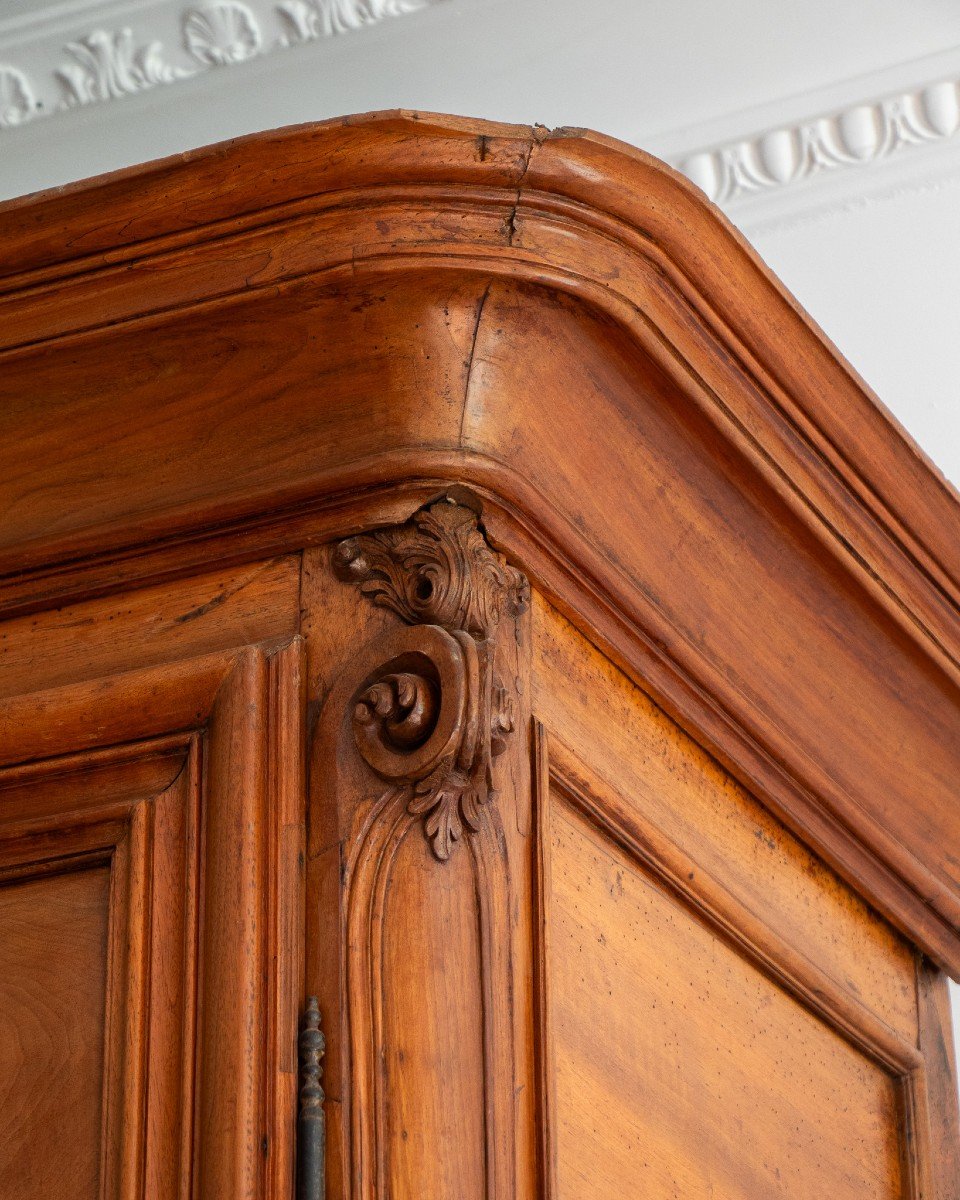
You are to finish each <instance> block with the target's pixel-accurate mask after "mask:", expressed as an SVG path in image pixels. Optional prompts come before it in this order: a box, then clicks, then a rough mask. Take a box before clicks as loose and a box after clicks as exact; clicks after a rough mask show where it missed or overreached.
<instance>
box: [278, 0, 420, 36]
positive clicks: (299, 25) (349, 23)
mask: <svg viewBox="0 0 960 1200" xmlns="http://www.w3.org/2000/svg"><path fill="white" fill-rule="evenodd" d="M430 3H431V0H285V2H284V3H282V4H278V5H277V11H278V13H280V15H281V16H282V17H283V18H285V20H286V21H287V23H288V25H289V27H290V36H289V37H288V39H287V42H288V44H289V43H295V42H309V41H314V40H316V39H317V38H323V37H333V36H335V35H337V34H340V33H349V32H350V31H351V30H354V29H362V28H363V26H365V25H373V24H376V22H378V21H382V20H383V19H384V18H385V17H399V16H402V15H403V14H404V13H410V12H416V11H417V10H418V9H421V8H427V7H428V6H429V4H430Z"/></svg>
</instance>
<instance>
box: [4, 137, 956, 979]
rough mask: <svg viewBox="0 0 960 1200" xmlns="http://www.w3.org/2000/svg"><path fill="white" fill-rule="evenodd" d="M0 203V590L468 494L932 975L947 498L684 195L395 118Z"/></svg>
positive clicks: (147, 566) (124, 568)
mask: <svg viewBox="0 0 960 1200" xmlns="http://www.w3.org/2000/svg"><path fill="white" fill-rule="evenodd" d="M3 216H4V227H5V263H6V268H5V269H6V274H5V275H4V277H3V289H4V297H3V302H2V306H0V342H2V344H3V345H4V346H5V347H6V351H5V353H4V370H3V372H2V375H0V380H2V382H0V393H2V395H0V399H2V403H3V406H4V414H5V433H6V437H5V440H4V444H3V447H0V501H2V507H3V511H4V520H3V521H2V522H0V571H2V572H3V573H4V578H3V579H2V580H0V605H3V604H5V605H7V606H8V611H14V610H16V611H21V612H24V611H25V610H26V609H31V610H35V609H37V608H42V607H46V606H50V605H55V604H63V603H64V602H66V601H67V600H68V599H69V600H70V602H71V603H73V602H74V601H77V600H78V599H79V597H82V596H89V595H90V594H91V592H92V591H98V590H99V591H102V590H104V589H108V588H119V587H122V586H123V585H124V584H125V583H127V584H129V583H130V582H131V581H133V580H134V579H139V580H141V581H153V582H156V581H157V580H158V579H161V578H164V577H169V575H170V574H171V573H176V572H177V571H180V572H183V571H184V570H186V569H187V567H188V564H189V565H190V569H194V570H196V569H199V568H200V567H201V566H202V565H203V564H206V566H207V567H208V568H209V569H210V570H215V569H217V564H220V563H222V564H227V563H235V564H239V563H241V562H242V561H243V560H244V558H245V557H246V558H247V559H248V560H249V559H251V558H256V557H259V558H261V559H263V558H265V557H266V558H269V557H270V556H271V555H273V554H275V553H283V552H287V551H296V550H299V549H300V548H302V547H303V546H304V545H307V544H316V543H317V542H318V541H323V540H325V539H326V538H331V537H337V536H342V535H344V534H347V533H352V532H356V531H357V530H361V529H364V528H369V526H370V525H371V524H375V523H377V522H380V521H384V520H388V519H395V518H387V517H386V516H385V515H384V510H385V507H387V506H388V505H389V503H390V499H389V498H390V497H391V495H392V494H393V495H394V499H395V494H394V493H396V492H397V491H405V492H406V494H408V495H410V496H413V495H416V497H417V498H416V499H414V500H413V501H412V503H411V507H416V505H417V504H419V503H422V502H423V500H425V499H429V498H430V495H431V494H433V495H435V494H437V492H439V491H441V490H442V489H443V488H444V487H446V486H450V485H452V484H469V485H470V486H471V487H472V488H473V489H474V491H475V493H476V494H477V495H478V496H479V498H480V500H481V502H482V503H483V505H484V510H485V511H484V520H485V523H486V527H487V528H488V530H489V532H490V534H491V536H492V537H493V539H494V540H495V541H497V542H498V543H499V544H501V545H504V546H507V547H509V548H510V550H511V553H512V554H513V555H514V557H515V558H516V559H517V561H518V562H519V563H520V564H521V565H522V566H523V567H524V569H525V570H526V572H527V573H528V575H529V576H530V577H531V578H532V579H533V580H534V582H536V583H538V584H539V585H540V586H541V587H542V588H543V589H544V591H545V592H546V593H548V594H549V595H550V596H551V597H552V599H553V600H555V601H556V602H557V603H558V604H559V605H560V606H561V607H562V609H563V611H564V612H565V613H566V614H567V615H568V616H570V617H571V618H573V619H575V620H576V622H577V624H578V625H579V627H580V628H581V629H582V630H584V631H585V632H587V633H588V634H589V636H590V637H592V638H593V639H594V640H595V641H597V642H598V643H599V644H600V645H602V646H603V647H604V649H605V650H606V651H607V652H608V653H609V654H610V655H611V656H612V657H614V658H615V659H616V660H617V661H618V663H619V664H620V665H621V666H622V667H624V668H625V669H626V670H627V671H628V672H629V673H631V674H632V676H633V677H634V678H635V679H636V680H638V681H642V682H643V684H644V686H645V687H647V688H648V689H649V690H650V691H652V692H653V693H654V695H655V696H656V698H657V699H658V701H659V702H660V703H661V704H663V705H664V706H665V707H666V708H667V709H668V711H669V712H670V713H671V715H672V716H674V717H675V718H676V719H677V720H679V721H680V722H681V723H682V724H683V725H684V727H685V728H686V729H688V730H689V731H690V732H691V733H692V734H693V735H694V736H695V737H696V738H697V740H699V741H701V742H702V743H703V744H705V745H706V746H707V747H708V748H709V749H710V751H711V752H712V753H713V754H715V755H716V756H717V757H718V758H719V759H720V760H721V761H722V762H723V763H724V764H725V766H726V767H727V768H728V769H729V770H730V771H731V773H733V774H734V775H735V776H736V777H737V778H738V779H739V780H740V781H741V783H743V784H744V785H745V786H746V787H747V788H748V789H749V790H751V791H752V792H753V793H755V794H756V795H758V796H759V797H760V798H761V799H762V800H763V802H764V803H765V804H766V805H767V806H768V807H770V808H772V809H773V810H774V811H775V812H776V813H777V814H778V815H779V816H780V818H781V819H782V820H783V821H784V822H785V823H787V824H788V825H789V826H790V827H791V828H792V829H793V830H794V832H795V833H797V834H798V835H799V836H800V837H801V838H802V839H803V840H804V841H806V842H808V843H809V844H811V845H812V846H814V847H815V848H816V850H817V851H818V853H819V854H820V855H821V856H823V857H824V858H826V859H827V860H828V861H829V862H830V863H831V865H832V866H834V867H835V868H836V869H837V870H838V871H839V872H840V873H841V874H842V875H843V876H844V877H845V878H846V879H848V880H849V881H851V882H853V883H854V885H855V886H856V887H857V888H858V889H859V890H860V891H861V892H862V893H863V894H864V895H866V896H867V897H868V898H869V900H870V901H871V902H872V903H873V904H874V905H875V906H876V907H878V908H879V909H880V910H881V911H883V912H884V913H886V914H887V915H888V916H889V917H891V919H893V920H894V921H895V922H896V923H897V924H898V925H899V927H900V928H901V929H902V930H904V931H906V932H907V933H908V934H909V935H910V936H911V937H912V938H915V939H917V940H918V941H919V942H920V943H921V944H922V945H923V947H924V948H925V950H926V951H927V952H928V953H929V954H930V955H931V956H932V957H934V958H935V959H936V960H937V961H939V962H940V963H942V964H944V965H947V966H950V967H952V968H953V969H955V970H960V936H958V933H957V928H958V926H960V874H958V871H957V868H956V862H958V861H960V824H958V822H957V820H956V818H955V809H956V806H955V805H954V804H952V802H951V800H952V787H953V783H952V781H953V780H954V779H955V778H956V777H957V774H958V770H960V723H958V722H960V717H958V716H957V714H958V712H960V584H958V580H960V565H958V561H957V555H956V546H957V544H958V543H960V536H958V533H960V515H958V514H960V508H958V506H957V500H956V496H955V495H954V494H953V493H952V492H951V490H950V489H949V487H948V486H947V485H945V484H944V482H943V481H942V479H940V478H939V477H938V476H937V475H936V473H935V472H934V471H933V470H932V468H930V467H929V465H928V464H926V463H925V461H924V460H923V458H922V456H921V455H920V454H919V452H918V451H917V450H916V448H915V447H913V446H912V445H911V444H910V443H909V442H908V441H907V439H906V438H905V437H904V435H903V434H902V432H901V431H899V430H898V429H897V428H896V427H895V426H894V425H893V423H892V422H891V420H890V418H889V416H888V414H886V413H885V411H883V410H882V409H881V408H880V407H879V406H877V405H876V404H875V402H874V400H873V398H872V397H871V395H870V394H869V393H868V392H867V390H866V389H865V388H864V387H863V385H862V384H861V382H860V381H859V380H857V378H856V377H855V376H854V375H853V373H852V372H851V371H850V369H849V368H848V367H847V365H846V364H844V363H843V362H842V360H840V359H839V357H838V356H837V355H836V353H835V351H834V350H833V349H832V347H830V346H829V345H828V344H827V343H826V342H825V340H824V339H823V338H822V336H821V335H820V334H819V332H818V331H816V330H815V329H814V328H813V326H812V325H811V324H810V322H809V321H808V320H807V319H806V318H805V316H804V315H803V314H802V313H801V312H800V311H799V309H798V308H797V306H796V305H795V304H794V302H793V301H792V300H791V299H790V297H789V296H787V295H786V294H785V293H784V292H783V291H782V289H781V288H780V287H779V285H777V284H776V282H775V280H774V279H773V278H772V276H771V275H770V274H769V272H767V271H766V269H765V268H764V267H763V266H762V264H760V263H759V262H758V260H757V259H756V258H755V257H754V256H753V254H752V252H750V251H749V250H748V248H747V247H746V246H745V245H744V243H743V242H742V241H741V240H740V239H739V237H738V236H737V235H736V234H735V233H734V232H733V231H732V230H731V229H730V227H729V226H728V225H727V224H726V223H725V222H724V221H723V219H722V217H720V216H719V214H717V213H716V212H715V211H714V210H712V209H711V208H710V206H709V205H707V204H706V203H705V202H704V201H703V199H702V198H701V197H700V196H699V195H698V194H697V193H696V191H695V190H694V189H693V188H691V187H690V186H689V185H688V184H687V183H685V182H683V181H681V180H679V179H678V178H677V177H676V176H674V175H673V174H672V173H671V172H670V171H669V170H667V169H666V168H664V167H663V166H662V165H660V164H657V163H656V162H655V161H654V160H652V159H650V158H649V157H647V156H645V155H643V154H641V153H640V152H638V151H634V150H631V149H630V148H628V147H623V146H620V145H618V144H616V143H613V142H611V141H610V140H609V139H605V138H602V137H600V136H598V135H594V134H587V133H583V132H582V131H576V130H560V131H556V132H555V133H552V134H550V133H547V132H546V131H543V130H529V129H524V128H521V127H514V126H496V125H483V124H482V123H480V124H474V125H471V124H470V123H465V122H463V121H457V120H452V119H442V118H436V117H425V116H422V115H419V114H404V113H394V114H383V115H380V116H372V117H366V118H362V119H360V118H357V119H350V120H346V121H339V122H330V123H327V124H325V125H319V126H314V127H306V128H302V129H299V130H290V131H283V132H280V133H277V134H270V135H261V136H259V137H256V138H253V139H247V140H244V141H242V142H240V143H237V144H234V145H231V146H228V147H225V148H212V149H210V150H206V151H199V152H196V153H195V154H193V155H190V156H187V157H186V158H178V159H176V160H171V161H168V162H166V163H161V164H154V165H151V166H149V167H146V168H142V169H139V170H137V171H134V172H127V173H124V174H122V175H120V176H116V177H112V178H110V179H107V180H102V181H99V182H93V183H90V184H88V185H86V186H84V187H78V188H72V189H70V190H69V191H68V192H65V193H62V194H59V195H47V196H41V197H36V198H33V199H31V200H29V201H17V202H14V203H13V204H12V205H7V206H4V209H3ZM54 230H55V231H56V232H52V231H54ZM546 397H549V402H548V403H547V402H545V398H546ZM104 430H111V431H113V434H112V439H108V441H109V448H107V442H105V439H104V436H103V431H104ZM4 454H5V455H6V456H5V457H4ZM409 511H410V509H409V508H408V509H407V512H409ZM264 586H266V583H264ZM249 594H250V595H251V596H252V594H253V593H252V592H251V593H249ZM746 614H749V619H745V616H746ZM825 674H827V675H829V681H830V682H829V685H826V684H824V685H823V686H821V681H822V680H823V677H824V675H825ZM825 725H829V727H830V728H831V729H832V730H833V736H832V737H831V738H830V739H828V740H826V741H824V740H823V739H822V738H821V737H820V731H821V730H822V729H823V728H824V726H825ZM891 748H892V749H891ZM890 753H895V755H896V758H897V760H898V762H900V764H901V768H902V769H901V770H900V771H896V772H892V773H891V772H890V770H889V754H890Z"/></svg>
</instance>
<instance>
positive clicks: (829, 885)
mask: <svg viewBox="0 0 960 1200" xmlns="http://www.w3.org/2000/svg"><path fill="white" fill-rule="evenodd" d="M0 224H2V226H3V237H2V242H3V249H4V254H3V262H2V265H0V361H2V370H0V407H2V411H3V433H4V437H3V438H2V439H0V514H2V516H0V1025H2V1026H3V1029H2V1030H0V1033H2V1034H3V1038H2V1040H0V1192H3V1194H4V1196H6V1195H7V1194H10V1196H11V1198H12V1200H40V1197H41V1196H43V1197H46V1196H51V1195H55V1196H59V1195H60V1194H66V1191H65V1190H64V1179H68V1181H69V1182H68V1184H67V1185H66V1186H67V1189H68V1190H69V1191H70V1194H71V1195H72V1194H74V1193H76V1194H77V1195H78V1196H81V1197H84V1196H96V1197H97V1200H147V1198H148V1197H149V1198H150V1200H218V1198H220V1197H222V1198H223V1200H227V1198H228V1197H229V1198H230V1200H237V1198H239V1197H243V1200H287V1198H289V1197H290V1196H291V1195H292V1194H293V1191H294V1186H295V1170H296V1167H295V1164H296V1160H297V1154H296V1145H295V1128H296V1106H297V1057H296V1050H297V1029H298V1017H299V1013H300V1009H301V1008H302V1006H303V1004H304V1003H305V1000H306V997H307V996H308V995H309V996H311V997H312V996H316V997H317V998H318V1001H319V1016H320V1021H321V1024H322V1028H323V1030H324V1032H325V1035H326V1038H327V1047H326V1055H325V1058H324V1088H325V1090H326V1095H327V1099H326V1102H325V1105H324V1115H325V1123H326V1129H327V1145H326V1158H325V1161H326V1179H325V1184H326V1194H327V1196H328V1198H329V1200H340V1198H342V1197H346V1196H350V1197H352V1200H388V1198H389V1200H413V1198H414V1197H416V1198H418V1200H419V1198H421V1197H423V1198H429V1200H448V1198H450V1197H454V1196H455V1197H457V1200H461V1198H462V1200H494V1198H497V1200H501V1198H502V1200H535V1198H536V1200H567V1198H569V1200H574V1197H575V1198H576V1200H589V1198H590V1197H594V1196H596V1197H598V1198H600V1197H602V1198H603V1200H607V1198H608V1197H617V1196H622V1197H624V1200H629V1198H630V1197H634V1196H636V1197H638V1198H639V1197H641V1196H642V1197H644V1198H648V1197H649V1198H651V1200H657V1198H662V1200H673V1198H675V1197H678V1196H681V1197H683V1198H684V1200H714V1198H715V1197H719V1196H723V1197H725V1198H728V1200H761V1198H764V1200H765V1198H767V1197H769V1200H775V1198H776V1200H780V1198H782V1197H784V1196H788V1195H789V1196H790V1197H801V1196H802V1197H807V1196H811V1197H813V1196H816V1197H820V1196H831V1197H836V1200H894V1198H897V1200H960V1190H958V1189H960V1162H958V1157H957V1151H956V1147H957V1146H958V1145H960V1116H958V1111H957V1100H956V1088H955V1075H954V1071H955V1066H954V1057H953V1048H952V1046H951V1039H950V1035H949V1021H948V1016H947V1007H946V993H945V981H944V975H943V973H942V968H943V967H946V968H948V969H949V970H951V971H953V972H954V973H958V972H960V814H958V810H957V806H956V804H955V803H954V800H955V790H956V779H957V778H958V777H960V561H958V557H957V546H958V545H960V506H958V499H957V496H956V495H955V494H954V493H953V492H952V491H951V490H950V489H949V487H948V486H947V485H946V484H945V483H944V482H943V480H942V479H940V478H939V477H938V476H937V475H936V473H935V472H934V470H933V469H932V468H931V467H930V465H929V464H928V463H926V462H925V460H924V459H923V458H922V456H921V455H920V454H919V452H918V451H917V450H916V448H915V447H914V446H913V445H912V444H911V443H910V442H909V441H908V440H907V439H906V437H905V435H903V433H902V431H900V430H898V429H897V427H896V426H895V425H894V423H893V422H892V421H891V419H890V418H889V416H888V415H887V414H886V412H885V411H884V410H883V409H882V408H881V407H880V406H879V405H877V404H876V402H875V400H874V398H873V397H872V396H871V395H870V393H869V392H868V391H867V390H866V389H865V387H864V386H863V384H862V383H861V382H860V381H859V380H858V379H857V378H856V377H855V375H854V374H853V373H852V371H851V370H850V368H849V367H848V366H847V365H846V364H845V363H844V362H843V361H842V360H841V359H840V358H839V356H838V355H837V354H836V352H835V351H834V350H833V348H832V347H830V345H829V344H828V343H827V342H826V341H825V340H824V338H823V337H822V335H821V334H820V333H819V332H818V331H817V330H816V329H815V328H814V327H813V326H812V324H811V323H810V322H809V320H808V319H807V318H806V317H805V316H804V314H803V313H802V312H801V311H800V310H799V308H798V307H797V306H796V304H795V303H794V302H793V301H792V299H791V298H790V297H789V296H788V295H787V294H786V293H784V292H783V290H782V288H781V287H780V286H779V284H777V282H776V281H775V280H774V279H773V277H772V276H771V275H770V273H769V272H768V271H767V270H766V268H765V267H764V266H763V265H762V264H761V263H760V262H759V261H758V260H757V259H756V257H755V256H754V255H753V253H752V251H750V250H749V249H748V248H747V247H746V245H745V244H744V243H743V241H742V240H741V239H740V238H739V235H737V234H736V233H735V232H734V231H733V230H732V229H731V228H730V227H729V225H728V224H727V223H726V222H725V221H724V219H723V218H722V217H721V216H720V215H719V214H718V213H717V212H716V211H715V210H713V209H712V208H711V207H710V206H709V205H708V204H706V202H705V201H704V200H703V198H702V197H700V196H699V195H698V194H697V193H696V191H695V189H693V188H692V187H691V186H690V185H689V184H687V183H686V182H684V181H682V180H680V179H679V178H678V177H677V176H675V175H674V174H673V173H672V172H671V171H669V169H667V168H665V167H664V166H663V165H662V164H658V163H656V162H655V161H654V160H652V159H650V158H649V157H648V156H646V155H644V154H642V153H641V152H639V151H635V150H632V149H630V148H629V147H624V146H621V145H618V144H616V143H614V142H612V141H610V140H609V139H606V138H603V137H600V136H599V135H595V134H590V133H585V132H583V131H577V130H558V131H554V132H553V133H549V132H548V131H546V130H542V129H539V128H536V129H529V128H526V127H519V126H504V125H492V124H485V123H482V122H469V121H465V120H460V119H455V118H438V117H430V116H425V115H423V114H416V113H390V114H374V115H371V116H367V117H358V118H348V119H345V120H341V121H334V122H328V123H325V124H321V125H315V126H305V127H301V128H299V129H294V130H287V131H279V132H277V133H272V134H262V135H257V136H255V137H252V138H249V139H243V140H241V141H239V142H236V143H231V144H227V145H224V146H222V147H213V148H209V149H207V150H202V151H197V152H195V153H192V154H189V155H185V156H180V157H178V158H176V159H171V160H168V161H166V162H164V163H158V164H152V165H148V166H147V167H144V168H138V169H136V170H133V171H130V172H123V173H120V174H118V175H115V176H111V177H108V178H105V179H102V180H99V181H90V182H89V183H87V184H83V185H78V186H73V187H70V188H66V189H62V190H60V191H58V192H57V193H51V194H46V195H40V196H36V197H30V198H24V199H23V200H20V201H15V202H13V203H11V204H7V205H3V206H0ZM530 585H532V594H531V586H530ZM45 948H49V950H50V951H51V953H49V954H44V953H43V951H44V949H45ZM935 963H936V964H939V965H934V964H935ZM58 1036H59V1037H60V1038H61V1039H62V1044H61V1042H58V1041H57V1038H58ZM58 1055H59V1056H58ZM64 1076H66V1077H67V1078H63V1077H64ZM75 1110H77V1111H75ZM81 1110H82V1111H81ZM78 1114H79V1115H78ZM71 1121H72V1122H73V1124H72V1125H71V1124H70V1123H71ZM64 1129H66V1130H67V1132H66V1133H64ZM54 1135H56V1136H54ZM311 1200H313V1198H311Z"/></svg>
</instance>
